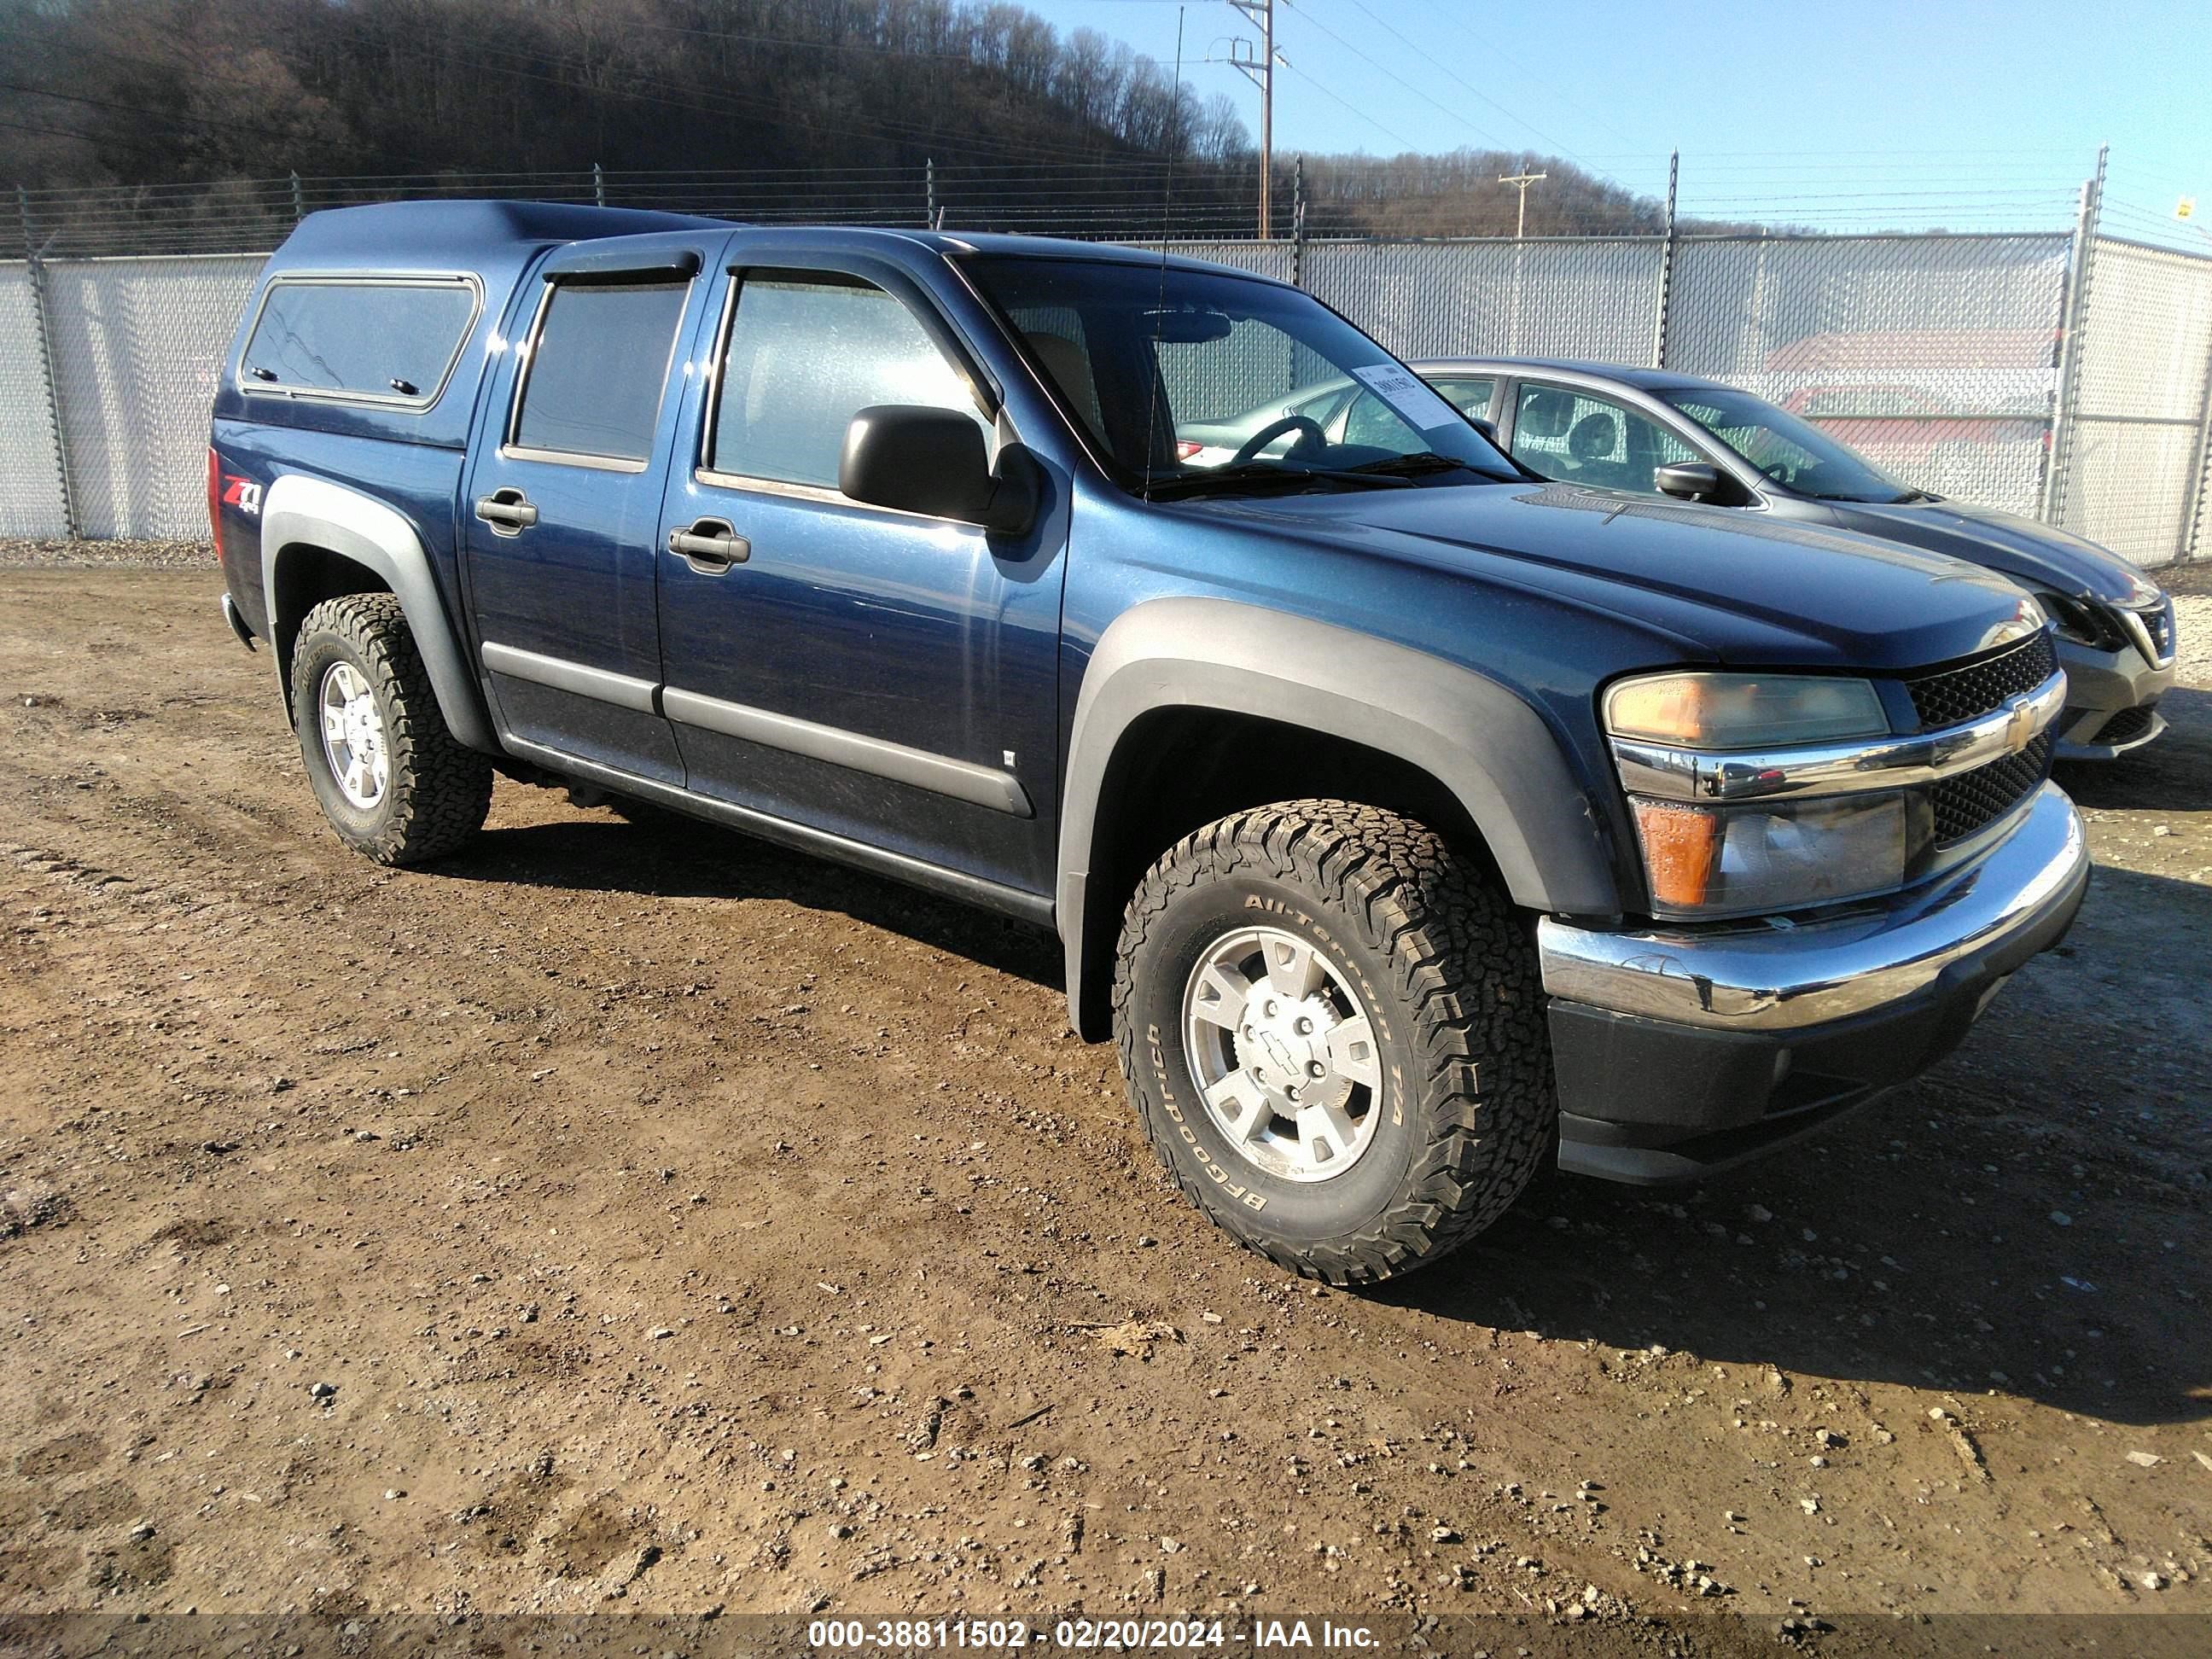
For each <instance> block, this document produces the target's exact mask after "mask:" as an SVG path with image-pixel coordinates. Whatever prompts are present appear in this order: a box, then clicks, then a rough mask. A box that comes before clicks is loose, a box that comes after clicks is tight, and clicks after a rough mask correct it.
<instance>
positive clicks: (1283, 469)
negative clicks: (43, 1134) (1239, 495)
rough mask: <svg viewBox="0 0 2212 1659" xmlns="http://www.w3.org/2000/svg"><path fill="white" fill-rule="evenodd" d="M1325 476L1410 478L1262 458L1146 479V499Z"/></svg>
mask: <svg viewBox="0 0 2212 1659" xmlns="http://www.w3.org/2000/svg"><path fill="white" fill-rule="evenodd" d="M1316 479H1327V480H1328V481H1329V482H1330V483H1352V484H1365V485H1367V486H1368V487H1369V488H1370V489H1376V488H1383V489H1404V488H1405V487H1406V486H1407V484H1408V483H1410V482H1411V480H1409V479H1406V478H1394V477H1390V475H1389V474H1388V473H1386V472H1366V471H1358V470H1356V469H1353V468H1350V467H1340V466H1271V465H1268V464H1267V463H1266V462H1264V461H1254V462H1250V463H1249V464H1247V465H1243V466H1224V467H1217V468H1215V469H1214V470H1212V471H1209V472H1185V473H1179V474H1177V475H1176V477H1170V478H1152V479H1148V480H1146V485H1145V498H1146V500H1147V501H1155V500H1158V499H1159V498H1160V497H1161V496H1162V495H1164V494H1165V493H1166V492H1168V491H1170V490H1172V491H1173V492H1175V494H1176V495H1200V494H1204V493H1207V492H1210V491H1212V490H1213V489H1219V488H1222V487H1224V486H1226V487H1228V488H1230V489H1240V488H1243V487H1245V486H1247V485H1251V484H1266V483H1313V482H1315V481H1316Z"/></svg>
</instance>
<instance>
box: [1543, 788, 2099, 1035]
mask: <svg viewBox="0 0 2212 1659" xmlns="http://www.w3.org/2000/svg"><path fill="white" fill-rule="evenodd" d="M2088 875H2089V852H2088V847H2087V842H2086V841H2085V840H2084V838H2083V836H2082V830H2081V818H2080V817H2079V816H2078V815H2077V814H2076V813H2075V810H2074V803H2073V802H2072V801H2070V800H2069V799H2067V798H2066V796H2065V794H2064V793H2063V792H2062V791H2060V790H2059V789H2058V788H2057V787H2056V786H2055V785H2052V784H2047V783H2046V784H2045V785H2044V786H2043V787H2042V788H2041V790H2040V791H2039V792H2038V793H2037V794H2036V796H2035V797H2034V799H2033V802H2032V804H2031V805H2029V807H2028V809H2027V811H2026V812H2025V814H2024V815H2023V816H2022V817H2021V821H2020V822H2019V823H2018V824H2017V825H2016V826H2015V828H2014V829H2013V830H2012V832H2011V833H2010V834H2009V835H2008V836H2006V837H2005V838H2004V840H2002V841H2001V842H1998V843H1997V844H1996V846H1995V847H1994V848H1991V849H1990V851H1989V852H1988V853H1987V854H1985V855H1984V857H1982V858H1981V859H1979V860H1976V861H1975V862H1974V863H1973V864H1972V865H1970V866H1967V867H1966V869H1964V870H1960V871H1958V872H1954V873H1952V874H1950V875H1948V876H1946V877H1944V878H1941V879H1939V880H1937V881H1936V882H1934V883H1931V884H1929V885H1927V886H1925V887H1923V888H1920V889H1917V890H1913V891H1911V892H1909V893H1905V894H1901V895H1899V896H1897V897H1895V898H1893V899H1889V900H1886V901H1882V902H1879V903H1876V904H1875V905H1872V906H1869V907H1862V908H1857V909H1855V910H1853V911H1852V912H1850V914H1848V915H1841V916H1838V917H1837V918H1835V919H1834V920H1832V921H1813V922H1802V923H1795V924H1793V923H1790V922H1788V921H1782V920H1779V919H1770V920H1762V921H1755V922H1751V923H1731V924H1720V925H1714V926H1710V927H1642V928H1627V929H1607V928H1595V927H1577V926H1575V925H1573V924H1571V923H1569V922H1564V921H1556V920H1554V919H1553V918H1551V917H1546V918H1544V919H1543V920H1542V921H1540V922H1539V923H1538V924H1537V929H1536V944H1537V951H1538V954H1539V957H1540V959H1541V966H1542V970H1543V976H1544V988H1545V990H1546V991H1547V992H1548V993H1549V994H1551V995H1552V996H1553V997H1554V998H1557V999H1561V1000H1565V1001H1568V1002H1571V1003H1577V1004H1580V1005H1583V1006H1587V1007H1589V1008H1592V1009H1596V1010H1601V1011H1605V1012H1611V1013H1615V1014H1624V1015H1631V1016H1635V1017H1638V1018H1643V1019H1649V1020H1656V1021H1662V1022H1666V1023H1668V1024H1678V1025H1686V1026H1696V1027H1704V1028H1708V1029H1711V1030H1723V1031H1735V1032H1763V1033H1774V1032H1787V1031H1792V1030H1802V1029H1803V1028H1806V1027H1809V1026H1815V1025H1824V1024H1828V1023H1829V1022H1832V1021H1835V1020H1842V1019H1850V1018H1855V1017H1857V1016H1862V1015H1865V1014H1868V1013H1869V1012H1873V1011H1875V1010H1879V1009H1881V1008H1884V1007H1886V1006H1890V1005H1893V1004H1896V1003H1899V1002H1901V1001H1904V1000H1907V999H1909V998H1911V997H1913V996H1915V995H1916V994H1918V993H1921V992H1923V991H1925V990H1928V989H1929V987H1933V986H1936V984H1937V983H1938V981H1942V980H1943V979H1944V978H1945V976H1946V975H1947V973H1951V972H1952V970H1954V969H1959V968H1960V965H1961V964H1968V963H1994V964H1996V965H1995V966H1993V967H1992V969H1991V977H1992V978H1993V979H1995V978H2001V977H2002V974H2004V973H2009V972H2010V971H2011V969H2012V968H2014V967H2016V966H2018V963H2003V962H2002V958H2004V957H2008V955H2009V954H2011V952H2009V951H2008V949H2007V947H2008V945H2015V944H2017V945H2022V946H2031V945H2032V949H2031V950H2030V951H2029V953H2030V954H2032V953H2033V950H2040V949H2043V948H2045V946H2046V945H2048V944H2050V943H2054V942H2055V938H2053V939H2041V937H2040V936H2041V935H2043V934H2044V933H2048V932H2049V931H2050V924H2051V922H2052V921H2054V919H2057V920H2058V921H2059V924H2060V926H2059V931H2061V932H2063V922H2064V921H2066V920H2070V919H2071V917H2072V915H2073V911H2074V909H2075V908H2076V907H2077V906H2078V905H2079V904H2080V902H2081V894H2082V891H2083V890H2084V888H2085V887H2086V886H2087V882H2088ZM1953 976H1954V977H1955V976H1956V975H1955V974H1954V975H1953Z"/></svg>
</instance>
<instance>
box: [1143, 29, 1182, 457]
mask: <svg viewBox="0 0 2212 1659" xmlns="http://www.w3.org/2000/svg"><path fill="white" fill-rule="evenodd" d="M1182 16H1183V9H1182V7H1181V6H1177V7H1176V63H1175V91H1174V93H1173V94H1172V95H1171V96H1170V100H1169V103H1168V109H1169V111H1170V116H1169V119H1170V125H1169V128H1168V167H1167V174H1166V179H1165V182H1164V184H1163V185H1161V188H1160V291H1159V295H1158V298H1157V299H1156V300H1154V301H1153V302H1152V401H1151V407H1150V408H1149V409H1147V410H1146V414H1145V499H1146V501H1150V500H1152V469H1153V466H1154V465H1156V463H1157V460H1158V451H1157V450H1155V449H1154V448H1153V447H1152V446H1153V444H1154V442H1155V441H1157V440H1158V436H1159V430H1160V331H1161V329H1162V328H1163V327H1164V325H1165V324H1166V321H1167V307H1168V232H1169V230H1170V228H1171V227H1172V225H1173V223H1174V211H1175V162H1176V152H1175V146H1176V142H1177V141H1178V140H1180V139H1181V137H1182V120H1181V117H1182Z"/></svg>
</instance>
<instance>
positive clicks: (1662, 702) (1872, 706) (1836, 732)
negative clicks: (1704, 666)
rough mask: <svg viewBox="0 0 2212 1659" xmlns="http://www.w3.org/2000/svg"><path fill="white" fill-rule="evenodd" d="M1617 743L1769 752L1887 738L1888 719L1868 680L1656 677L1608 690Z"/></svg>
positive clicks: (1608, 720)
mask: <svg viewBox="0 0 2212 1659" xmlns="http://www.w3.org/2000/svg"><path fill="white" fill-rule="evenodd" d="M1605 724H1606V729H1607V731H1608V732H1612V733H1613V736H1615V737H1617V738H1643V739H1644V740H1645V741H1647V742H1651V743H1672V744H1680V745H1681V746H1682V747H1684V748H1685V749H1769V748H1783V747H1786V746H1790V745H1794V744H1807V743H1831V742H1835V741H1837V740H1839V739H1841V738H1878V737H1883V736H1886V735H1887V733H1888V731H1889V717H1888V715H1887V714H1884V713H1883V712H1882V707H1881V697H1880V696H1878V695H1877V694H1876V693H1875V689H1874V687H1873V686H1872V685H1871V684H1869V683H1868V682H1867V681H1865V680H1843V679H1814V678H1807V677H1803V676H1799V675H1790V674H1652V675H1647V676H1646V677H1644V678H1641V679H1633V680H1623V681H1622V682H1621V683H1620V684H1618V685H1616V686H1614V687H1613V690H1610V691H1608V692H1607V693H1606V697H1605Z"/></svg>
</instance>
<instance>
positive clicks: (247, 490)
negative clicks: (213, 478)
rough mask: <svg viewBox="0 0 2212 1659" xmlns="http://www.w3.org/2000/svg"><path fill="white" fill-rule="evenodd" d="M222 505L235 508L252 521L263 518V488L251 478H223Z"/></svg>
mask: <svg viewBox="0 0 2212 1659" xmlns="http://www.w3.org/2000/svg"><path fill="white" fill-rule="evenodd" d="M222 504H223V505H224V506H225V507H236V508H237V509H238V510H239V511H240V512H241V513H245V514H246V516H247V517H248V518H250V519H258V518H259V517H260V516H261V486H260V485H259V484H258V483H254V482H253V480H252V479H251V478H234V477H231V476H230V474H228V472H226V473H224V474H223V477H222Z"/></svg>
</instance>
